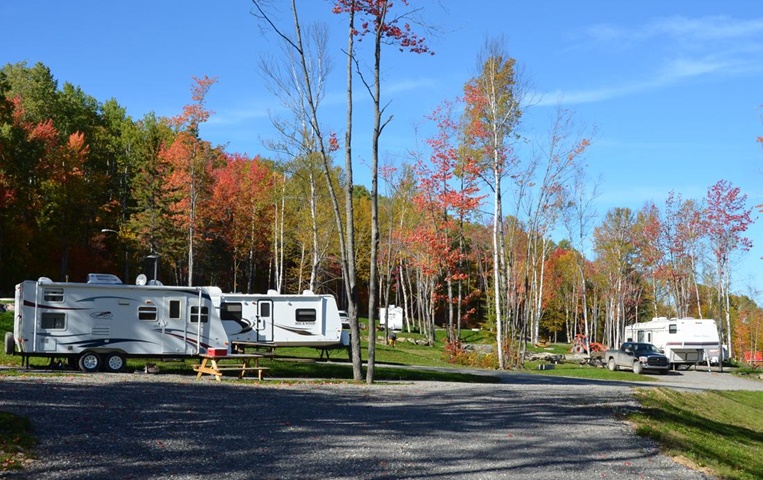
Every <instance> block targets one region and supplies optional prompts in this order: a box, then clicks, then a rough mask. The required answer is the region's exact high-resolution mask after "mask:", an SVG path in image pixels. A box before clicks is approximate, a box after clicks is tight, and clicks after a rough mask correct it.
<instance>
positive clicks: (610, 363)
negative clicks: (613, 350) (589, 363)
mask: <svg viewBox="0 0 763 480" xmlns="http://www.w3.org/2000/svg"><path fill="white" fill-rule="evenodd" d="M607 367H608V368H609V369H610V370H611V371H613V372H614V371H616V370H617V364H616V363H615V359H614V358H610V359H609V361H608V362H607Z"/></svg>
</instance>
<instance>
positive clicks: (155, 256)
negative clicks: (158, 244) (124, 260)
mask: <svg viewBox="0 0 763 480" xmlns="http://www.w3.org/2000/svg"><path fill="white" fill-rule="evenodd" d="M159 256H160V255H159V254H158V253H152V254H151V255H146V257H145V258H150V259H151V260H153V261H154V277H153V279H152V280H156V277H157V266H158V265H159Z"/></svg>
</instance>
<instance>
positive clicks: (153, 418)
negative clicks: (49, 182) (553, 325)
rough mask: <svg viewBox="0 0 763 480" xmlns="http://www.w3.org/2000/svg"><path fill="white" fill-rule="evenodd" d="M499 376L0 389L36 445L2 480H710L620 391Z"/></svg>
mask: <svg viewBox="0 0 763 480" xmlns="http://www.w3.org/2000/svg"><path fill="white" fill-rule="evenodd" d="M687 373H689V374H697V375H713V374H710V373H708V372H681V374H671V375H668V376H665V377H662V378H659V381H658V382H645V383H646V385H645V386H658V385H660V384H661V383H662V381H663V380H664V381H665V382H668V381H671V382H672V383H673V384H676V385H679V384H681V383H682V382H681V381H682V380H684V379H685V377H690V376H693V375H686V374H687ZM716 375H717V376H718V377H721V376H723V375H728V374H716ZM729 376H730V375H729ZM501 377H502V383H500V384H460V383H459V384H456V383H440V382H415V383H397V384H376V385H373V386H366V385H355V384H302V383H294V384H275V383H269V382H267V381H265V382H263V383H262V384H257V383H256V382H248V381H243V382H242V381H238V380H235V379H234V380H230V381H224V382H221V383H220V382H215V381H214V380H211V379H209V380H207V379H202V380H201V381H197V380H196V379H195V377H190V376H177V375H143V374H95V375H81V374H72V375H63V376H61V375H35V376H21V377H3V378H2V381H1V382H0V410H4V411H10V412H13V413H16V414H19V415H24V416H28V417H29V418H31V419H32V421H33V424H34V426H35V429H36V434H37V436H38V438H39V440H40V445H39V448H38V452H37V453H38V459H37V460H35V461H33V462H32V463H31V464H30V465H29V466H28V468H27V469H26V470H25V471H24V472H21V473H12V474H8V475H7V476H6V478H30V479H31V478H34V479H60V478H88V479H100V478H104V479H106V478H108V479H122V478H124V479H160V478H161V479H166V478H173V479H201V478H210V477H211V476H215V477H218V478H226V479H255V478H256V479H303V478H321V479H389V478H395V479H397V478H400V479H402V478H411V479H413V478H454V479H455V478H458V479H499V478H511V479H520V480H522V479H550V478H553V479H561V480H563V479H589V478H638V479H642V478H644V479H702V478H709V477H707V476H706V475H705V474H703V473H701V472H696V471H692V470H690V469H688V468H686V467H684V466H682V465H679V464H677V463H675V462H674V461H673V460H671V459H670V458H668V457H666V456H664V455H661V454H660V452H659V449H658V447H657V446H656V445H655V444H654V443H653V442H652V441H650V440H648V439H643V438H640V437H637V436H636V435H634V434H633V432H632V430H631V428H630V427H629V426H628V425H627V424H626V423H625V422H623V421H621V420H619V418H621V417H620V414H622V413H625V412H627V411H629V410H631V409H635V408H637V405H636V403H635V402H634V400H633V399H632V396H631V393H630V392H631V388H630V387H632V386H633V384H625V383H623V382H597V381H586V380H578V379H570V378H560V377H544V376H540V375H530V374H513V373H506V374H501ZM730 377H731V376H730ZM707 378H708V377H704V378H703V377H699V379H700V381H702V383H706V382H705V381H706V380H707ZM723 380H725V377H723ZM749 382H751V383H752V384H758V382H754V381H749ZM712 383H718V382H717V381H716V380H715V377H713V381H712ZM637 385H638V384H637ZM679 388H689V387H687V384H684V385H683V387H679ZM750 388H752V386H750Z"/></svg>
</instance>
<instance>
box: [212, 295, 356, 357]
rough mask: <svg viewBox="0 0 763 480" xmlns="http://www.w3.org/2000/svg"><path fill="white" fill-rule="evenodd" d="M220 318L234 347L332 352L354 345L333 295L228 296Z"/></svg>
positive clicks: (221, 303)
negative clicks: (268, 346) (270, 346)
mask: <svg viewBox="0 0 763 480" xmlns="http://www.w3.org/2000/svg"><path fill="white" fill-rule="evenodd" d="M219 309H220V318H221V319H222V320H223V324H224V325H225V328H226V329H227V331H228V336H229V338H230V341H231V343H232V344H235V343H238V342H242V343H244V342H248V343H259V344H273V345H274V346H278V347H318V348H329V347H338V346H347V345H349V344H350V339H349V331H348V330H346V329H343V328H342V318H341V317H340V315H339V309H338V308H337V305H336V299H335V298H334V297H333V295H318V294H315V293H313V292H311V291H309V290H306V291H305V292H303V293H302V294H301V295H299V294H294V295H289V294H279V293H278V292H276V291H274V290H270V291H269V292H268V293H267V294H258V293H255V294H240V293H225V294H223V295H222V296H221V299H220V306H219Z"/></svg>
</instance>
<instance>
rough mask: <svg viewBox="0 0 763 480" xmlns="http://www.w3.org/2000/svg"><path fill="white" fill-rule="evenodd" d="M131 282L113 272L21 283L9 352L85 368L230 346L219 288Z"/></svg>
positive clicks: (105, 367) (142, 279) (8, 339)
mask: <svg viewBox="0 0 763 480" xmlns="http://www.w3.org/2000/svg"><path fill="white" fill-rule="evenodd" d="M145 283H146V278H145V276H143V275H141V276H139V277H138V281H137V282H136V285H125V284H123V283H122V282H121V280H120V279H119V278H117V277H116V276H114V275H108V274H90V275H89V276H88V282H87V283H74V282H72V283H70V282H53V281H51V280H50V279H48V278H45V277H42V278H40V279H39V280H37V281H33V280H27V281H24V282H22V283H20V284H18V285H17V286H16V298H15V300H16V303H15V320H14V326H13V333H12V334H10V332H8V335H6V338H5V350H6V353H9V354H10V353H18V354H20V355H21V356H22V363H24V364H26V365H28V364H29V358H30V357H47V358H50V359H51V361H52V360H55V359H61V360H66V361H67V362H68V364H69V365H70V366H71V367H73V368H77V367H79V368H80V369H81V370H82V371H85V372H94V371H98V370H102V369H103V370H106V371H111V372H118V371H121V370H123V369H124V368H125V359H126V358H128V357H152V358H162V357H171V358H178V357H192V356H197V355H199V354H202V353H206V352H207V350H208V349H212V348H214V349H221V350H228V349H229V346H228V336H227V333H226V331H225V328H223V324H222V322H221V321H220V319H219V316H217V315H215V314H214V312H215V311H214V305H215V304H216V303H218V302H219V300H216V298H219V296H220V294H221V291H220V289H219V288H217V287H179V286H164V285H161V284H158V283H155V284H152V285H146V284H145Z"/></svg>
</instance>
